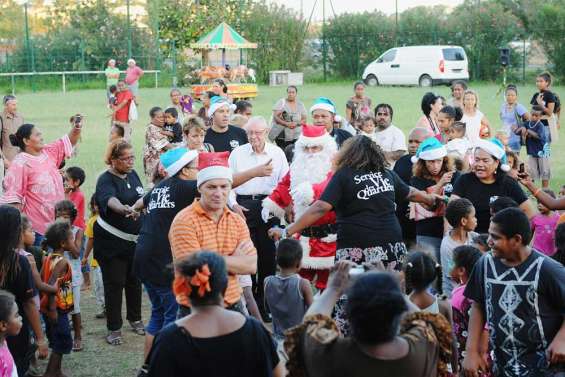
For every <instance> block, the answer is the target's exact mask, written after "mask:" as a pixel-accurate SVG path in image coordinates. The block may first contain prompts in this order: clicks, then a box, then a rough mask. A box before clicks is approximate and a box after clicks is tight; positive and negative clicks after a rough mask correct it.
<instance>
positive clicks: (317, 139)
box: [297, 124, 335, 147]
mask: <svg viewBox="0 0 565 377" xmlns="http://www.w3.org/2000/svg"><path fill="white" fill-rule="evenodd" d="M297 142H298V143H299V145H302V146H308V147H311V146H321V147H325V146H326V145H328V144H331V143H335V141H334V139H333V137H332V136H331V135H330V134H329V133H328V132H327V131H326V128H325V127H323V126H313V125H309V124H303V125H302V135H300V137H299V138H298V140H297Z"/></svg>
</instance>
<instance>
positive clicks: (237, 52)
mask: <svg viewBox="0 0 565 377" xmlns="http://www.w3.org/2000/svg"><path fill="white" fill-rule="evenodd" d="M190 48H192V49H195V50H201V51H202V60H201V68H200V69H199V70H196V71H195V72H193V76H194V77H195V78H197V80H198V81H199V82H200V83H199V84H195V85H192V96H193V97H194V98H200V94H201V93H202V92H205V91H207V90H210V89H211V87H212V82H213V81H214V80H216V79H222V80H224V82H225V83H226V85H227V87H228V95H229V96H230V97H231V98H233V99H248V98H252V97H256V96H257V85H256V84H255V71H254V70H253V69H251V68H248V67H247V53H246V51H245V50H246V49H251V48H253V49H255V48H257V43H251V42H249V41H247V40H246V39H245V38H243V37H242V36H241V35H240V34H239V33H238V32H236V31H235V30H234V29H233V28H232V27H231V26H229V25H228V24H226V23H225V22H222V23H221V24H220V25H218V26H217V27H216V28H215V29H214V30H212V31H211V32H209V33H208V34H206V35H204V36H203V37H202V38H200V39H199V40H198V42H196V43H192V44H191V45H190Z"/></svg>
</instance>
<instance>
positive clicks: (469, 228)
mask: <svg viewBox="0 0 565 377" xmlns="http://www.w3.org/2000/svg"><path fill="white" fill-rule="evenodd" d="M445 218H446V220H447V222H448V223H449V225H451V227H452V229H451V230H450V231H449V232H448V233H447V234H446V235H445V236H444V237H443V240H442V241H441V246H440V255H441V268H442V271H443V274H442V278H441V280H442V288H443V292H444V293H445V294H446V295H447V297H451V292H452V290H453V281H452V280H451V279H450V275H449V273H450V271H451V269H452V267H453V264H452V263H453V250H454V249H455V248H456V247H458V246H461V245H470V244H471V243H472V242H473V237H475V236H476V235H477V233H475V232H474V230H475V228H476V227H477V218H476V217H475V207H473V203H471V201H469V200H468V199H465V198H460V199H455V200H452V201H450V202H449V204H448V205H447V209H446V210H445Z"/></svg>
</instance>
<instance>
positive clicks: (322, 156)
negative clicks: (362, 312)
mask: <svg viewBox="0 0 565 377" xmlns="http://www.w3.org/2000/svg"><path fill="white" fill-rule="evenodd" d="M316 146H318V147H322V150H321V151H319V152H316V153H307V152H306V151H305V150H304V147H316ZM336 152H337V145H336V143H335V141H334V139H333V138H332V137H331V135H329V134H328V133H327V132H326V130H325V128H324V127H319V126H309V125H304V126H302V135H301V136H300V137H299V138H298V140H297V141H296V144H295V149H294V159H293V162H292V164H291V165H290V170H289V172H288V173H287V174H286V175H285V176H284V177H283V179H282V180H281V181H280V182H279V183H278V185H277V187H276V188H275V189H274V190H273V192H272V193H271V195H269V197H268V198H266V199H265V200H264V201H263V211H264V213H266V212H268V213H270V214H273V215H275V216H277V217H279V218H281V219H284V216H285V208H287V207H288V206H290V205H292V207H291V208H292V210H293V213H294V218H295V219H298V218H299V217H300V216H301V215H302V214H303V213H304V212H305V211H306V209H307V208H308V206H310V204H312V203H313V202H315V201H316V200H317V199H319V198H320V197H321V195H322V193H323V192H324V189H325V188H326V186H327V185H328V183H329V181H330V179H331V177H332V175H333V173H332V171H331V167H332V158H333V156H334V155H335V153H336ZM335 219H336V217H335V212H334V211H330V212H328V213H326V214H325V215H324V216H323V217H322V218H320V219H319V220H318V221H316V222H315V223H314V224H312V226H310V227H308V228H306V229H305V230H304V231H303V232H302V233H301V234H298V235H295V237H296V238H297V239H298V240H300V243H301V244H302V249H303V254H302V255H303V256H302V270H301V271H300V274H301V275H302V276H303V277H305V278H307V279H309V280H310V281H314V280H315V281H316V287H317V288H319V289H324V288H325V287H326V283H327V279H328V275H329V270H330V268H331V267H332V266H333V265H334V259H335V250H336V242H335V241H336V234H335V233H336V228H335Z"/></svg>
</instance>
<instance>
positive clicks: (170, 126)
mask: <svg viewBox="0 0 565 377" xmlns="http://www.w3.org/2000/svg"><path fill="white" fill-rule="evenodd" d="M178 116H179V113H178V111H177V109H175V108H174V107H169V108H168V109H166V110H165V126H164V127H163V128H164V130H165V133H166V135H167V136H168V137H169V141H170V142H171V143H182V127H181V125H180V124H179V123H178V122H177V118H178Z"/></svg>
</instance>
